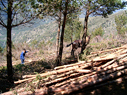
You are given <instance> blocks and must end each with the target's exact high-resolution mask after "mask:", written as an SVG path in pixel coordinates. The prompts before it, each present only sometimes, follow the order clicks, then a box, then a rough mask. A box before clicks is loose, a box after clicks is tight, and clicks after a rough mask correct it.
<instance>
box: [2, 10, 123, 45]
mask: <svg viewBox="0 0 127 95" xmlns="http://www.w3.org/2000/svg"><path fill="white" fill-rule="evenodd" d="M124 12H125V10H121V11H118V12H115V13H114V14H112V15H109V16H108V18H103V17H102V16H95V17H90V18H89V23H88V30H89V33H90V34H91V33H92V32H94V30H95V29H96V28H98V27H100V26H101V27H102V28H103V30H104V36H103V37H104V38H105V37H108V36H110V35H114V36H115V35H116V34H117V30H116V24H115V16H118V15H120V14H123V13H124ZM79 20H80V21H81V22H82V24H83V23H84V18H79ZM0 33H1V34H0V46H2V47H5V45H6V44H5V41H6V30H5V29H4V28H0ZM56 35H57V23H56V22H55V21H54V20H50V19H45V20H34V21H33V23H32V24H27V25H23V26H19V27H16V28H14V29H13V32H12V39H13V43H22V42H27V43H31V42H32V41H33V40H36V41H38V42H41V41H42V40H45V41H49V40H50V41H55V40H56Z"/></svg>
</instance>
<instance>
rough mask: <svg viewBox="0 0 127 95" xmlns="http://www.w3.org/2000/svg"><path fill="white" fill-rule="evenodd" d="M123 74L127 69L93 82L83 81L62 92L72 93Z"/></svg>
mask: <svg viewBox="0 0 127 95" xmlns="http://www.w3.org/2000/svg"><path fill="white" fill-rule="evenodd" d="M123 74H127V69H125V70H122V71H119V72H115V73H112V74H109V75H108V76H105V77H104V78H100V79H98V80H91V82H85V83H82V84H79V85H70V86H69V87H68V88H67V89H66V90H65V91H61V92H60V94H70V93H72V92H74V91H77V90H80V89H83V88H84V87H87V86H92V85H94V84H97V83H100V82H102V81H105V80H108V79H113V78H115V77H119V76H121V75H123ZM55 90H56V89H55Z"/></svg>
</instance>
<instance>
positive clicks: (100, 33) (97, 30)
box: [92, 26, 104, 37]
mask: <svg viewBox="0 0 127 95" xmlns="http://www.w3.org/2000/svg"><path fill="white" fill-rule="evenodd" d="M103 34H104V31H103V29H102V27H101V26H100V27H98V28H96V29H95V31H94V32H92V36H93V37H95V36H98V35H100V36H103Z"/></svg>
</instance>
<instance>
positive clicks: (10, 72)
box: [7, 0, 13, 83]
mask: <svg viewBox="0 0 127 95" xmlns="http://www.w3.org/2000/svg"><path fill="white" fill-rule="evenodd" d="M11 24H12V1H11V0H8V20H7V73H8V80H9V81H10V82H11V83H13V69H12V52H11V30H12V26H11Z"/></svg>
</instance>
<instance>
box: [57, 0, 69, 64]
mask: <svg viewBox="0 0 127 95" xmlns="http://www.w3.org/2000/svg"><path fill="white" fill-rule="evenodd" d="M67 8H68V0H66V2H65V11H64V20H63V25H62V31H61V37H60V47H59V55H58V56H57V66H60V65H61V60H62V53H63V38H64V29H65V24H66V17H67Z"/></svg>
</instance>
